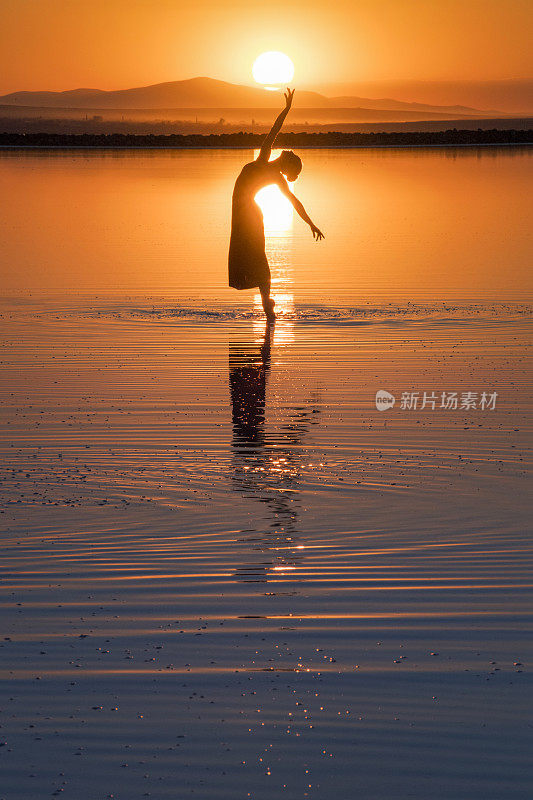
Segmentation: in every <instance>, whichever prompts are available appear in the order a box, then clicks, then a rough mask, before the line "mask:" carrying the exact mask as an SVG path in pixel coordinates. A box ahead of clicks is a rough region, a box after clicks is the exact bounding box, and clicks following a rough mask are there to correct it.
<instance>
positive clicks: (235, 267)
mask: <svg viewBox="0 0 533 800" xmlns="http://www.w3.org/2000/svg"><path fill="white" fill-rule="evenodd" d="M272 182H273V181H272V173H271V172H270V171H269V170H266V169H265V163H264V162H261V161H252V162H251V163H250V164H246V166H244V167H243V169H242V171H241V174H240V175H239V177H238V178H237V180H236V182H235V188H234V190H233V201H232V216H231V239H230V244H229V257H228V268H229V269H228V272H229V285H230V286H233V288H234V289H253V288H254V287H255V286H263V285H265V284H268V283H269V282H270V269H269V267H268V261H267V257H266V254H265V230H264V226H263V214H262V212H261V209H260V208H259V206H258V205H257V203H256V202H255V200H254V197H255V195H256V193H257V192H258V191H259V189H261V188H262V187H263V186H266V185H267V184H269V183H272Z"/></svg>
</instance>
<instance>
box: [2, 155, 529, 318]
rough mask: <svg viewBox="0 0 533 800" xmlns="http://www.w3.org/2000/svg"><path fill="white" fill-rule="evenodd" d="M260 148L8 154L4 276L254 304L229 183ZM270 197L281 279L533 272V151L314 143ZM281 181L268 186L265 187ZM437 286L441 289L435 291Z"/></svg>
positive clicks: (499, 290) (305, 293)
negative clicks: (305, 214) (232, 263)
mask: <svg viewBox="0 0 533 800" xmlns="http://www.w3.org/2000/svg"><path fill="white" fill-rule="evenodd" d="M253 157H254V153H253V151H231V150H226V151H220V150H216V151H205V150H204V151H202V150H198V151H164V152H156V151H140V152H139V151H127V150H116V151H104V152H101V151H86V152H74V151H70V152H64V151H31V152H24V153H21V152H20V151H2V152H0V180H1V182H2V194H3V197H4V202H3V210H2V215H1V219H0V236H1V239H2V250H3V254H2V255H3V261H4V269H5V276H4V287H6V288H10V289H64V288H67V289H78V290H80V289H84V290H87V289H118V290H122V291H124V290H139V289H142V290H148V291H153V292H154V293H158V294H163V295H164V294H165V293H169V292H170V293H172V294H173V295H174V296H175V295H176V294H177V295H178V296H179V295H180V294H181V295H187V296H190V297H198V298H204V297H208V298H209V299H211V300H214V299H218V300H219V301H221V302H224V303H227V304H229V305H232V304H235V303H237V304H239V303H249V302H250V300H251V295H250V293H248V292H244V293H237V292H235V291H234V290H230V289H228V288H227V285H226V284H227V272H226V269H227V268H226V256H227V246H228V237H229V225H230V213H231V193H232V189H233V183H234V181H235V178H236V176H237V175H238V173H239V171H240V169H241V167H242V166H243V164H245V163H246V162H247V161H249V160H251V159H252V158H253ZM302 157H303V161H304V169H303V172H302V174H301V177H300V178H299V179H298V181H296V183H295V184H294V190H295V191H296V193H297V195H298V196H299V197H300V198H301V200H302V201H303V202H304V204H305V206H306V208H307V210H308V211H309V213H310V215H311V216H312V218H313V219H314V220H315V221H316V222H317V224H318V225H319V226H320V227H321V228H322V229H323V231H324V232H325V234H326V236H327V239H326V240H325V241H324V242H321V243H315V242H314V241H313V239H312V237H311V234H310V232H309V229H308V227H307V226H306V225H305V224H304V223H303V222H302V221H301V220H300V219H299V218H298V217H297V215H296V214H295V213H294V212H293V211H292V207H291V206H290V205H289V204H287V203H285V204H283V202H281V201H282V198H281V196H280V195H279V194H277V195H276V193H277V190H274V189H269V190H267V192H266V196H264V197H263V199H262V205H263V209H264V212H265V228H266V233H267V240H268V250H269V255H270V262H271V267H272V273H273V279H274V285H275V291H276V292H277V293H278V294H287V293H288V294H289V295H290V296H291V299H294V300H295V301H296V302H299V301H304V300H310V299H311V300H317V299H318V300H320V302H326V303H330V304H332V305H335V304H336V303H337V302H339V301H341V299H342V298H345V299H347V300H350V299H352V298H354V297H358V298H361V297H365V296H367V295H368V294H369V292H371V293H372V296H374V294H376V293H377V294H380V293H381V294H382V293H385V295H387V293H400V294H403V295H405V296H412V295H413V294H414V295H416V294H417V293H420V292H425V293H428V294H429V295H430V296H431V297H432V298H434V299H438V298H440V297H441V296H445V297H448V296H450V295H451V294H454V293H457V292H462V293H463V294H465V295H466V296H469V297H478V296H479V295H480V294H482V293H488V294H489V295H490V296H491V297H494V298H498V299H520V298H522V297H523V295H524V292H530V290H531V285H532V278H531V269H530V253H531V249H532V226H531V213H530V207H529V205H530V204H529V203H528V202H527V198H528V195H529V191H530V186H531V181H532V178H533V157H532V151H531V150H529V149H524V148H441V149H438V148H433V149H396V150H387V149H384V150H349V151H347V150H304V151H302ZM269 192H270V194H269ZM439 290H440V291H439Z"/></svg>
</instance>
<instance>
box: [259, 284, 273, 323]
mask: <svg viewBox="0 0 533 800" xmlns="http://www.w3.org/2000/svg"><path fill="white" fill-rule="evenodd" d="M259 291H260V292H261V300H262V301H263V309H264V311H265V314H266V318H267V320H268V322H274V320H275V319H276V315H275V314H274V305H275V302H274V300H273V299H272V298H271V297H270V281H268V283H263V284H262V285H261V286H260V287H259Z"/></svg>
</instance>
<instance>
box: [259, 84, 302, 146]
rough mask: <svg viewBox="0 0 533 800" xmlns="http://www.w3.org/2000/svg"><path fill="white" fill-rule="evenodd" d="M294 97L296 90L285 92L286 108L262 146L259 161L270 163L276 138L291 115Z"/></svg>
mask: <svg viewBox="0 0 533 800" xmlns="http://www.w3.org/2000/svg"><path fill="white" fill-rule="evenodd" d="M293 97H294V89H293V90H292V92H291V90H290V89H287V91H286V92H285V108H284V109H283V111H282V112H281V114H279V116H278V118H277V119H276V121H275V123H274V124H273V125H272V128H271V129H270V133H268V134H267V135H266V136H265V138H264V141H263V144H262V145H261V151H260V153H259V155H258V157H257V160H258V161H268V159H269V158H270V153H271V151H272V147H273V145H274V142H275V141H276V136H277V135H278V133H279V132H280V130H281V126H282V125H283V123H284V122H285V117H286V116H287V114H288V113H289V111H290V108H291V106H292V98H293Z"/></svg>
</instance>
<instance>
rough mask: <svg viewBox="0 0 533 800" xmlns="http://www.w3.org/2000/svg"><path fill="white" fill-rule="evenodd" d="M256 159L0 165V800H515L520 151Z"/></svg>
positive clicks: (522, 663)
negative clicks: (287, 169)
mask: <svg viewBox="0 0 533 800" xmlns="http://www.w3.org/2000/svg"><path fill="white" fill-rule="evenodd" d="M251 155H253V154H252V153H246V152H241V151H194V152H179V151H176V152H130V151H116V152H115V151H114V152H104V153H102V152H87V153H80V152H75V153H74V152H72V153H69V152H66V153H65V152H60V151H57V152H49V151H43V152H31V153H19V152H15V151H13V152H2V153H0V176H1V181H2V187H3V189H4V192H3V214H2V219H1V221H0V225H1V226H2V231H1V239H2V254H3V267H4V284H5V287H6V288H5V292H4V294H5V296H4V298H3V300H2V303H1V306H0V312H1V313H0V326H1V329H2V340H3V343H2V357H1V358H2V386H1V397H2V401H3V402H2V410H1V414H0V459H1V460H0V464H1V467H0V488H1V498H2V502H1V505H0V520H1V521H2V545H3V559H2V569H1V574H0V596H1V600H2V602H1V605H0V617H1V619H0V625H1V629H2V637H1V638H0V679H1V680H2V689H3V698H4V699H3V701H2V704H1V708H0V725H1V726H2V727H1V729H0V733H1V737H0V742H5V745H4V746H3V747H1V748H0V758H2V760H3V763H2V776H3V777H2V787H1V789H0V795H1V797H2V798H3V797H5V798H6V800H42V797H44V796H47V797H48V796H52V795H53V796H56V794H57V795H59V793H60V791H61V792H64V794H63V796H64V797H72V798H76V800H94V799H95V798H109V797H114V798H117V799H118V800H141V798H144V797H147V796H149V797H152V798H156V800H176V799H177V798H181V797H188V796H193V797H202V798H204V797H209V798H213V800H234V798H241V797H242V798H254V800H274V798H278V797H284V798H288V799H289V800H301V798H305V797H311V798H316V800H328V799H329V798H330V797H331V796H332V795H337V796H339V797H340V798H350V797H354V796H359V797H362V798H364V800H384V798H401V800H403V799H404V798H407V797H413V798H416V799H417V800H426V798H427V797H429V796H431V797H432V798H435V800H449V798H454V800H525V798H526V797H528V796H529V793H530V792H529V788H530V754H531V724H530V707H531V696H532V693H531V667H530V665H531V659H532V657H533V653H532V648H531V642H532V638H531V622H532V614H531V609H532V607H533V604H532V582H531V565H532V563H533V551H532V547H531V535H530V519H531V499H530V485H531V483H530V480H531V459H530V455H531V449H530V443H531V428H532V425H531V422H532V418H533V415H532V402H531V379H530V376H531V358H530V355H531V330H530V319H531V308H530V305H529V301H530V290H531V277H530V253H531V229H532V226H531V221H530V209H529V206H528V192H529V187H530V182H531V166H532V163H533V162H532V159H531V155H530V151H528V150H523V149H511V148H507V149H492V148H482V149H479V150H471V149H454V150H438V149H433V150H374V151H373V150H354V151H333V150H325V151H305V152H303V153H302V155H303V160H304V172H303V174H302V177H301V179H300V180H299V181H298V182H297V184H296V186H295V190H296V192H297V194H298V195H299V196H300V198H301V199H302V200H303V202H304V203H305V205H306V207H307V208H308V210H309V212H310V214H311V216H312V217H313V219H315V221H316V223H317V224H318V225H319V226H320V227H321V228H322V229H323V230H324V233H325V234H326V236H327V239H326V240H325V241H324V242H321V243H315V242H314V241H313V240H312V238H311V235H310V233H309V230H308V229H307V227H306V226H305V225H304V224H303V223H302V222H301V221H300V220H299V219H297V218H295V217H294V216H292V215H291V213H290V209H287V208H284V207H283V206H280V205H278V204H277V202H276V198H275V197H274V198H272V196H270V197H268V195H267V197H266V198H263V199H262V202H263V203H264V207H265V215H266V227H267V237H268V240H267V246H268V250H269V253H270V256H271V265H272V272H273V277H274V294H275V296H276V298H277V301H278V303H277V305H278V309H279V310H280V316H279V319H278V321H277V322H276V325H275V328H274V329H273V330H272V329H270V330H268V329H265V324H264V318H263V316H262V314H261V312H260V309H259V306H258V300H257V298H256V297H254V292H253V291H252V292H239V293H238V292H235V291H234V290H230V289H228V288H227V286H226V252H227V244H228V233H229V221H230V220H229V216H230V200H231V191H232V187H233V181H234V179H235V176H236V174H237V173H238V171H239V169H240V167H241V165H242V164H243V163H245V162H246V161H247V160H248V159H249V158H250V156H251ZM380 389H385V390H387V391H389V392H390V393H392V394H393V395H394V397H395V398H396V402H395V405H394V407H392V408H390V409H389V410H387V411H380V410H378V409H377V408H376V403H375V396H376V392H377V391H378V390H380ZM453 393H456V401H457V402H456V403H455V405H454V402H453V398H451V399H450V395H453ZM405 395H407V397H408V399H409V402H405V401H404V398H405ZM490 397H492V398H493V402H492V405H491V404H490V402H489V398H490Z"/></svg>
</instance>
